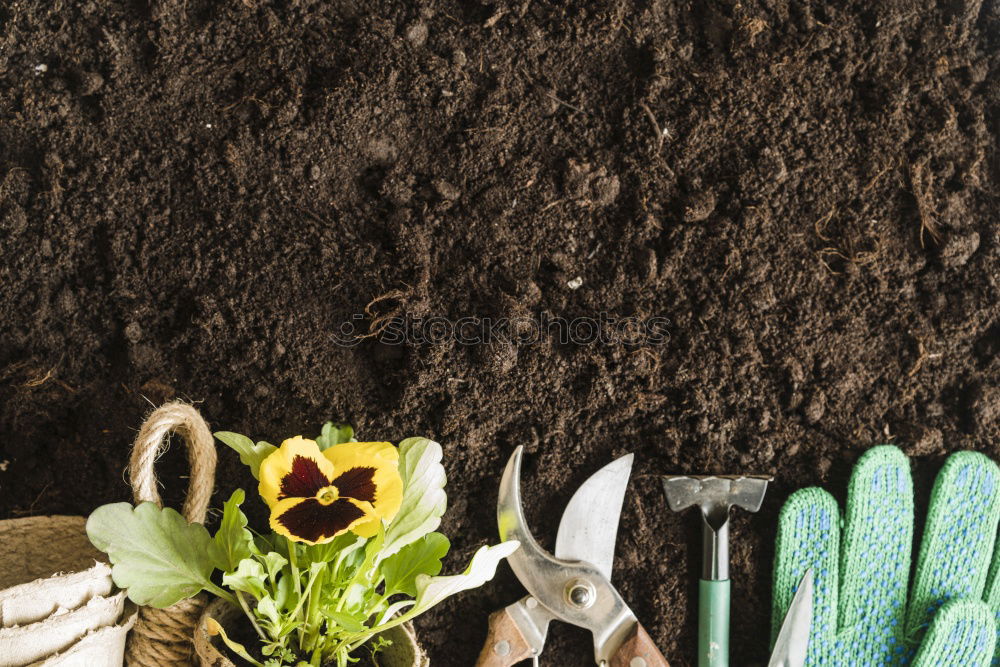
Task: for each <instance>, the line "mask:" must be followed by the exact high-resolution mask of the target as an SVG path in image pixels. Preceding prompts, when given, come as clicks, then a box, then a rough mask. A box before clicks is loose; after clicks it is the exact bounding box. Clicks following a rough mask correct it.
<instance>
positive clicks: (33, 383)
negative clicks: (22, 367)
mask: <svg viewBox="0 0 1000 667" xmlns="http://www.w3.org/2000/svg"><path fill="white" fill-rule="evenodd" d="M53 370H55V369H52V368H50V369H49V370H47V371H45V375H43V376H41V377H34V378H31V379H30V380H28V381H27V382H25V383H24V386H25V387H30V388H32V389H34V388H35V387H41V386H42V385H43V384H45V383H46V382H48V381H49V380H51V379H52V371H53Z"/></svg>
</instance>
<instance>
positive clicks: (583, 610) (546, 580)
mask: <svg viewBox="0 0 1000 667" xmlns="http://www.w3.org/2000/svg"><path fill="white" fill-rule="evenodd" d="M523 455H524V449H523V448H522V447H518V448H517V449H515V450H514V453H513V454H512V455H511V457H510V460H509V461H508V462H507V467H506V468H505V469H504V472H503V477H502V478H501V479H500V497H499V499H498V500H497V524H498V526H499V528H500V539H502V540H505V541H506V540H517V541H519V542H520V543H521V547H520V548H519V549H518V550H517V551H515V552H514V553H512V554H511V555H510V556H509V557H508V558H507V563H508V564H509V565H510V568H511V569H512V570H513V571H514V574H515V575H516V576H517V578H518V580H519V581H520V582H521V585H522V586H524V588H525V589H526V590H527V591H528V593H530V594H531V596H532V597H534V598H535V600H537V601H538V603H539V604H541V605H542V606H543V607H545V608H546V609H547V610H548V611H549V612H551V613H552V615H553V616H554V617H555V618H557V619H559V620H561V621H565V622H567V623H572V624H573V625H576V626H579V627H581V628H585V629H587V630H590V632H591V633H592V634H593V636H594V660H595V662H596V663H597V664H599V665H600V664H602V663H607V664H610V662H611V658H612V656H613V655H614V654H615V652H616V651H617V650H618V647H620V646H621V644H622V643H623V642H624V641H625V639H626V638H627V637H628V635H629V633H631V632H632V631H633V630H634V628H635V624H636V623H637V622H638V621H637V620H636V618H635V614H633V613H632V610H631V609H629V608H628V605H626V604H625V601H624V600H622V598H621V595H619V594H618V591H617V590H615V588H614V586H612V585H611V582H610V581H609V580H608V578H607V577H605V576H604V575H603V574H602V573H601V572H599V571H598V570H597V568H596V567H594V566H593V565H591V564H590V563H587V562H585V561H573V560H566V559H562V558H556V557H555V556H553V555H552V554H550V553H549V552H547V551H546V550H545V549H543V548H542V547H541V546H540V545H539V544H538V542H537V541H536V540H535V538H534V537H533V536H532V534H531V530H530V529H529V528H528V522H527V520H526V519H525V518H524V508H523V507H522V505H521V458H522V456H523ZM580 590H582V591H584V592H585V596H583V597H580V598H578V600H579V601H577V602H574V598H575V597H576V596H574V594H573V593H574V591H580Z"/></svg>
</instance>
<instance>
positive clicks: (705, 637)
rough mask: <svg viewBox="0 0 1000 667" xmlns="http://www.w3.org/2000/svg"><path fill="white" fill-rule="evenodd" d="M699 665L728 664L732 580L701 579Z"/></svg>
mask: <svg viewBox="0 0 1000 667" xmlns="http://www.w3.org/2000/svg"><path fill="white" fill-rule="evenodd" d="M698 667H729V579H724V580H722V581H708V580H705V579H700V580H699V581H698Z"/></svg>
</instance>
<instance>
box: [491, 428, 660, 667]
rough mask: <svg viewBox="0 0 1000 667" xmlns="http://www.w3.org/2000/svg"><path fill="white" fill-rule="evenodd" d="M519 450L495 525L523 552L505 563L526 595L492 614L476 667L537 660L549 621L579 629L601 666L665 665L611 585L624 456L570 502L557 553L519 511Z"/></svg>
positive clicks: (628, 459) (628, 461)
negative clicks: (548, 548)
mask: <svg viewBox="0 0 1000 667" xmlns="http://www.w3.org/2000/svg"><path fill="white" fill-rule="evenodd" d="M522 456H523V448H522V447H518V448H517V449H516V450H514V453H513V455H512V456H511V457H510V460H509V461H508V462H507V468H506V469H505V470H504V473H503V478H502V479H501V481H500V498H499V500H498V501H497V521H498V523H499V526H500V537H501V539H503V540H518V541H519V542H520V543H521V548H520V549H518V550H517V551H515V552H514V553H513V554H512V555H510V556H509V557H508V559H507V562H508V563H509V564H510V567H511V569H512V570H514V574H515V575H516V576H517V578H518V580H520V582H521V584H522V585H523V586H524V587H525V589H527V591H528V595H527V596H526V597H524V598H522V599H521V600H519V601H518V602H515V603H514V604H512V605H509V606H507V607H505V608H504V609H501V610H499V611H497V612H495V613H493V614H492V615H491V616H490V628H489V636H488V637H487V639H486V644H485V646H484V647H483V650H482V653H481V654H480V655H479V660H478V661H477V662H476V666H477V667H510V666H511V665H514V664H516V663H518V662H521V661H522V660H528V659H533V660H534V662H535V664H536V665H537V664H538V656H539V655H540V654H541V652H542V649H543V648H544V646H545V637H546V635H547V633H548V627H549V622H550V621H552V620H559V621H564V622H566V623H571V624H573V625H576V626H579V627H581V628H585V629H587V630H589V631H590V632H591V634H592V635H593V638H594V662H595V664H597V665H600V666H601V667H670V666H669V663H668V662H667V660H666V658H664V657H663V655H662V654H661V653H660V651H659V649H658V648H656V645H655V644H653V640H652V639H650V637H649V635H648V634H647V633H646V631H645V630H644V629H643V627H642V625H640V624H639V621H638V620H637V619H636V617H635V614H634V613H632V610H631V609H629V607H628V605H627V604H625V601H624V600H622V597H621V595H619V593H618V591H617V590H616V589H615V587H614V586H613V585H612V584H611V569H612V565H613V563H614V553H615V540H616V538H617V535H618V519H619V516H620V515H621V508H622V502H623V501H624V499H625V487H626V486H627V485H628V478H629V474H630V473H631V471H632V459H633V455H632V454H628V455H626V456H623V457H621V458H619V459H617V460H615V461H613V462H612V463H609V464H608V465H606V466H604V467H603V468H601V469H600V470H598V471H597V472H596V473H594V474H593V475H592V476H591V477H590V478H589V479H588V480H587V481H585V482H584V483H583V484H582V485H581V486H580V488H578V489H577V491H576V493H575V494H574V495H573V497H572V498H571V499H570V501H569V504H568V505H567V506H566V511H565V512H563V515H562V520H561V521H560V523H559V532H558V533H557V534H556V549H555V555H553V554H550V553H549V552H547V551H545V550H544V549H542V547H541V546H539V544H538V543H537V542H536V541H535V539H534V537H532V535H531V532H530V530H529V529H528V524H527V521H526V520H525V518H524V511H523V508H522V506H521V490H520V486H521V484H520V478H521V458H522Z"/></svg>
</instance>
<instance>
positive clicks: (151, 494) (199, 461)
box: [125, 401, 216, 667]
mask: <svg viewBox="0 0 1000 667" xmlns="http://www.w3.org/2000/svg"><path fill="white" fill-rule="evenodd" d="M171 433H176V434H177V435H179V436H181V438H183V439H184V442H185V444H186V445H187V452H188V464H189V466H190V468H191V479H190V481H189V482H188V490H187V497H186V498H185V500H184V518H185V519H187V520H188V521H190V522H192V523H204V522H205V515H206V513H207V512H208V503H209V501H210V499H211V497H212V488H213V487H214V486H215V459H216V455H215V443H214V441H213V440H212V432H211V431H210V430H209V429H208V424H207V423H205V419H204V418H203V417H202V416H201V414H200V413H199V412H198V411H197V410H196V409H195V408H193V407H191V406H190V405H187V404H186V403H181V402H179V401H175V402H172V403H167V404H165V405H162V406H160V407H159V408H157V409H156V410H154V411H153V413H152V414H151V415H149V417H148V418H147V419H146V422H145V423H144V424H143V425H142V428H141V429H139V435H138V436H137V437H136V439H135V444H134V445H133V446H132V458H131V460H130V461H129V477H130V481H131V483H132V492H133V494H134V496H135V502H137V503H139V502H144V501H150V502H154V503H156V504H157V505H162V501H161V499H160V492H159V489H157V483H156V472H155V471H154V469H153V467H154V465H155V463H156V459H157V458H158V457H159V455H160V453H161V452H162V451H163V449H164V447H165V446H166V444H167V442H168V438H169V437H170V434H171ZM206 603H207V598H206V597H205V595H204V594H201V595H199V596H197V597H194V598H190V599H188V600H182V601H181V602H179V603H177V604H175V605H173V606H172V607H167V608H166V609H155V608H153V607H142V608H140V609H139V618H138V620H137V621H136V624H135V628H134V629H133V630H132V633H131V635H130V636H129V642H128V647H127V648H126V652H125V662H126V664H127V665H129V666H130V667H132V666H135V667H188V665H191V664H192V663H193V660H194V648H193V646H192V644H191V638H192V636H193V633H194V628H195V626H196V625H197V624H198V619H199V618H200V617H201V612H202V610H203V609H204V608H205V605H206Z"/></svg>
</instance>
